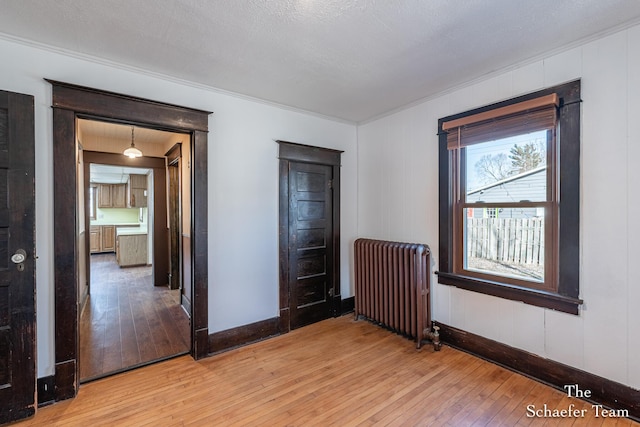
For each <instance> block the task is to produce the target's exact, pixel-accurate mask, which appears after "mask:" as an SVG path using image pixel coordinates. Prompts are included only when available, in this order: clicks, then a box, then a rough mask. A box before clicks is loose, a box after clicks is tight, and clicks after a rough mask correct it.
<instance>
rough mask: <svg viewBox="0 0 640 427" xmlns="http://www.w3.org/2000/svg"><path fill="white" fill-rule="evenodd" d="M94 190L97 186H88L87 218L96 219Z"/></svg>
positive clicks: (95, 190)
mask: <svg viewBox="0 0 640 427" xmlns="http://www.w3.org/2000/svg"><path fill="white" fill-rule="evenodd" d="M96 192H97V187H94V186H91V187H89V219H96Z"/></svg>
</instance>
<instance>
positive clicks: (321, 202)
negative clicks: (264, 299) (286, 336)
mask: <svg viewBox="0 0 640 427" xmlns="http://www.w3.org/2000/svg"><path fill="white" fill-rule="evenodd" d="M332 170H333V169H332V167H331V166H327V165H320V164H311V163H295V162H291V163H290V168H289V266H290V269H289V294H290V300H289V302H290V307H289V309H290V313H291V328H297V327H300V326H304V325H307V324H310V323H313V322H317V321H319V320H323V319H326V318H328V317H329V316H330V315H331V297H332V296H333V295H332V293H333V283H332V276H331V272H332V266H331V263H332V262H333V261H332V260H333V241H332V238H333V221H332V218H333V215H332V214H333V203H332V194H331V192H332V189H331V178H332Z"/></svg>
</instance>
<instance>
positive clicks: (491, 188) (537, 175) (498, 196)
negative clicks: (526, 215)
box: [462, 130, 548, 203]
mask: <svg viewBox="0 0 640 427" xmlns="http://www.w3.org/2000/svg"><path fill="white" fill-rule="evenodd" d="M547 133H548V132H547V131H546V130H541V131H538V132H533V133H529V134H526V135H518V136H516V137H511V138H504V139H499V140H496V141H490V142H485V143H481V144H474V145H470V146H468V147H466V148H464V149H463V151H464V156H465V168H464V178H463V179H464V181H463V183H462V184H463V185H464V188H465V194H466V201H467V202H469V203H476V202H484V203H505V202H507V203H509V202H510V203H513V202H521V201H545V200H547V173H546V169H547V145H548V143H547Z"/></svg>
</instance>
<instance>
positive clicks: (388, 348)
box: [16, 316, 638, 427]
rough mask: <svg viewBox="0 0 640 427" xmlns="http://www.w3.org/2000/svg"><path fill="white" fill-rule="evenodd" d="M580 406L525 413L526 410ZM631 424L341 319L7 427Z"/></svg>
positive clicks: (162, 370)
mask: <svg viewBox="0 0 640 427" xmlns="http://www.w3.org/2000/svg"><path fill="white" fill-rule="evenodd" d="M545 403H546V404H547V405H548V406H549V408H551V409H555V408H558V409H564V408H566V407H567V406H568V405H569V404H574V405H575V406H576V408H578V409H579V408H585V409H589V410H588V411H587V416H586V417H585V418H582V419H579V420H578V421H579V422H576V419H544V418H529V417H527V412H526V406H527V405H535V406H536V407H539V408H541V407H542V406H543V405H544V404H545ZM574 423H575V425H576V426H582V425H590V424H591V423H595V424H594V425H602V426H607V427H609V426H614V425H619V426H627V427H629V426H638V424H636V423H634V422H632V421H631V420H628V419H602V418H599V419H597V418H595V417H594V416H593V411H592V410H591V404H589V403H587V402H583V401H581V400H578V399H573V398H568V397H567V396H566V395H565V394H564V393H562V392H560V391H557V390H554V389H552V388H550V387H547V386H545V385H542V384H540V383H537V382H535V381H533V380H531V379H528V378H526V377H524V376H521V375H518V374H515V373H513V372H510V371H508V370H505V369H503V368H501V367H499V366H496V365H493V364H491V363H488V362H486V361H483V360H481V359H478V358H476V357H473V356H470V355H468V354H466V353H463V352H460V351H458V350H455V349H452V348H450V347H446V346H445V347H443V349H442V351H440V352H434V351H433V349H432V348H431V347H429V346H425V347H423V348H422V349H420V350H416V349H415V347H414V345H413V343H412V342H411V341H409V340H407V339H404V338H402V337H399V336H397V335H395V334H393V333H391V332H389V331H387V330H385V329H382V328H380V327H377V326H375V325H373V324H371V323H368V322H366V321H354V320H353V318H352V316H344V317H341V318H336V319H329V320H326V321H323V322H320V323H317V324H314V325H311V326H307V327H304V328H301V329H298V330H295V331H292V332H290V333H288V334H286V335H282V336H279V337H276V338H272V339H268V340H265V341H262V342H259V343H255V344H252V345H250V346H246V347H243V348H239V349H235V350H232V351H229V352H227V353H223V354H219V355H216V356H213V357H210V358H206V359H203V360H200V361H194V360H193V359H191V358H190V357H189V356H182V357H179V358H176V359H171V360H168V361H165V362H161V363H157V364H154V365H151V366H146V367H144V368H140V369H137V370H135V371H131V372H127V373H123V374H119V375H116V376H112V377H108V378H104V379H101V380H98V381H94V382H91V383H88V384H84V385H81V387H80V392H79V394H78V397H77V398H76V399H74V400H72V401H65V402H62V403H58V404H55V405H52V406H49V407H45V408H40V409H38V412H37V414H36V416H35V417H34V418H32V419H30V420H27V421H24V422H21V423H17V424H16V426H19V427H26V426H35V425H38V426H39V425H48V426H49V425H50V426H92V427H93V426H100V425H110V426H341V427H342V426H357V425H362V426H366V425H376V426H377V425H385V426H386V425H399V426H430V425H431V426H456V427H459V426H471V425H481V426H499V425H504V426H514V425H531V426H542V425H559V426H570V425H574Z"/></svg>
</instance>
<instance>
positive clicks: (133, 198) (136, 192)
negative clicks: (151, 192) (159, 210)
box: [127, 174, 147, 208]
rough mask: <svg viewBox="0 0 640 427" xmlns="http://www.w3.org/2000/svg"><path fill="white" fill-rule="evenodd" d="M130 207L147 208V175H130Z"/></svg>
mask: <svg viewBox="0 0 640 427" xmlns="http://www.w3.org/2000/svg"><path fill="white" fill-rule="evenodd" d="M127 188H128V193H129V198H128V202H129V207H130V208H146V207H147V175H138V174H131V175H129V185H128V187H127Z"/></svg>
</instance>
